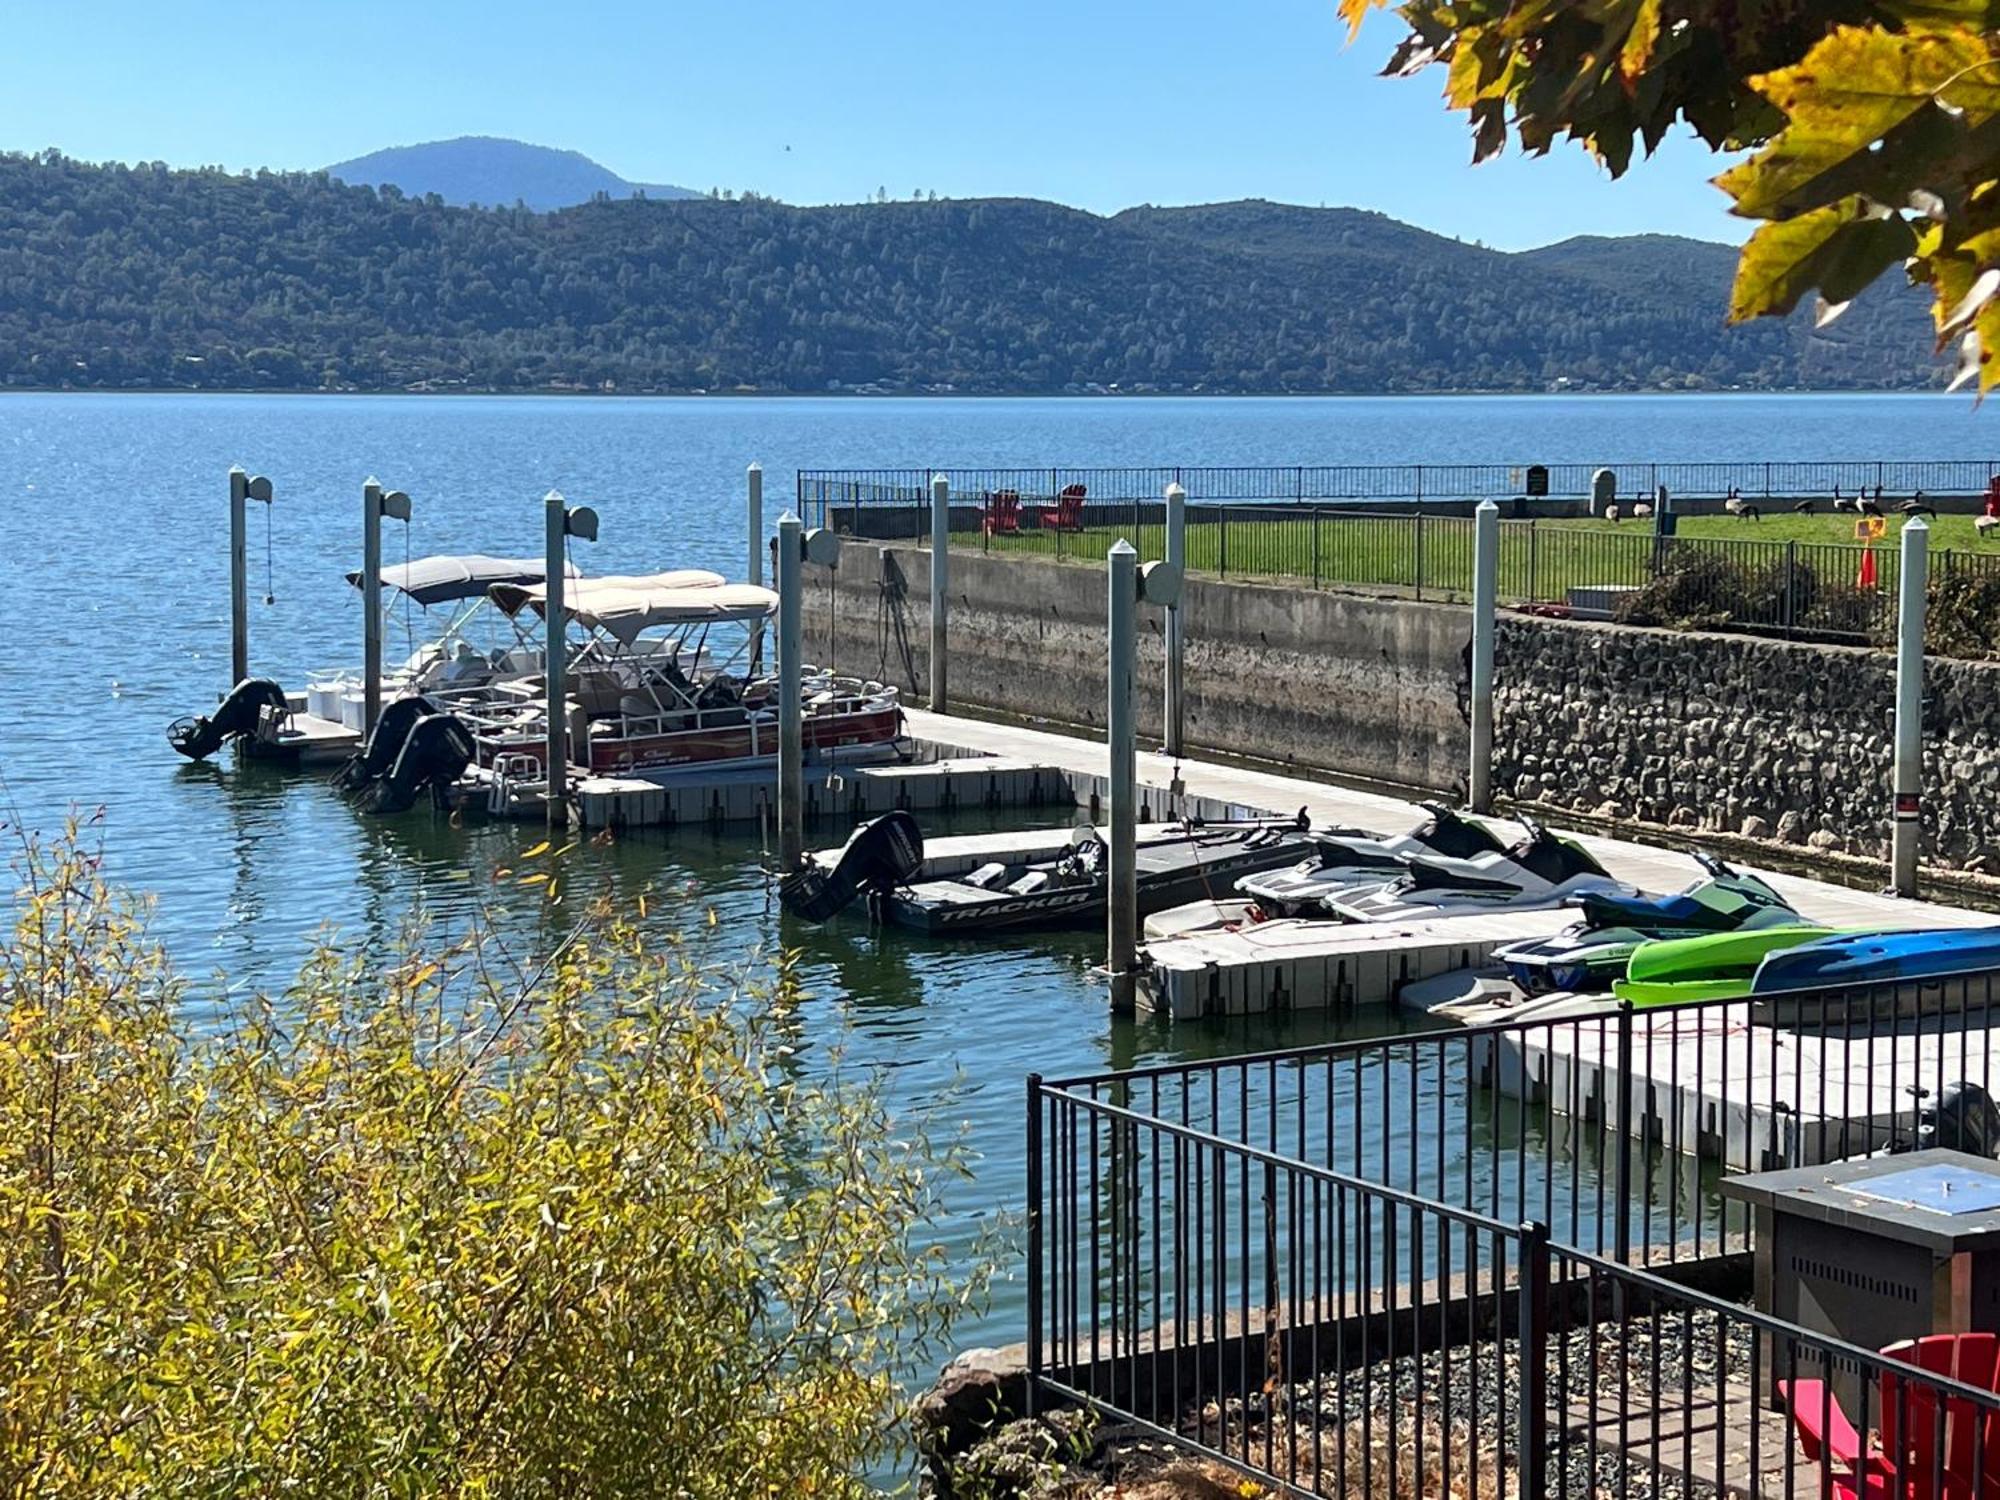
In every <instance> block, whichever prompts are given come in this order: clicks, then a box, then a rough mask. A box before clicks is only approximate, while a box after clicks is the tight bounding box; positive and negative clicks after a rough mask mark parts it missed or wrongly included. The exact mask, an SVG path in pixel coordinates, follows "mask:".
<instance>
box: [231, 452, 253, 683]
mask: <svg viewBox="0 0 2000 1500" xmlns="http://www.w3.org/2000/svg"><path fill="white" fill-rule="evenodd" d="M249 495H250V473H249V471H248V470H247V469H245V468H243V466H242V465H240V464H239V465H237V466H236V467H235V468H233V469H231V470H230V471H229V685H230V686H231V687H235V686H236V684H237V683H239V682H241V681H243V679H244V678H246V677H248V676H249V675H250V542H249V534H248V533H249V525H248V521H247V519H246V518H245V516H244V514H243V502H244V501H245V500H246V499H248V498H249Z"/></svg>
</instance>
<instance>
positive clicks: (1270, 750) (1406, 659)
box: [808, 542, 1470, 792]
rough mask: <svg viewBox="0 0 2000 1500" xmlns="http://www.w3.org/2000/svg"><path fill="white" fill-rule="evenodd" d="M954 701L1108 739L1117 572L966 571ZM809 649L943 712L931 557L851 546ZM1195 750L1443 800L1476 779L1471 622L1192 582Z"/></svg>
mask: <svg viewBox="0 0 2000 1500" xmlns="http://www.w3.org/2000/svg"><path fill="white" fill-rule="evenodd" d="M951 568H952V574H951V599H950V608H951V643H952V657H951V676H950V685H951V696H952V701H953V703H954V705H963V706H967V707H976V708H980V709H985V710H989V711H997V712H1000V713H1004V714H1009V715H1015V716H1018V717H1021V718H1026V719H1040V720H1046V721H1048V722H1050V723H1052V724H1059V725H1068V726H1076V727H1082V728H1089V729H1098V730H1101V729H1102V728H1103V725H1104V709H1105V698H1104V660H1105V655H1104V654H1105V611H1106V601H1105V582H1104V573H1103V570H1102V569H1101V568H1092V567H1084V566H1078V565H1072V564H1064V563H1051V562H1040V561H1034V560H1029V559H1023V558H1004V559H1003V558H990V557H982V556H980V555H978V554H976V553H964V554H961V553H957V552H954V553H953V554H952V559H951ZM819 589H820V590H821V591H823V592H822V593H821V596H820V597H819V598H817V599H816V600H815V601H814V604H813V607H812V610H811V613H810V617H809V621H808V648H809V649H810V650H813V651H815V652H817V653H819V654H820V655H822V656H827V657H830V658H831V659H832V662H833V664H834V665H835V666H837V667H838V668H840V669H841V670H842V671H848V672H856V673H861V674H864V675H867V676H871V677H876V678H879V679H881V680H882V681H885V682H892V683H895V684H896V685H897V686H898V687H900V688H902V689H903V691H904V693H905V694H906V695H907V696H908V697H909V699H910V701H911V702H913V703H916V704H923V703H924V702H926V695H927V694H928V691H929V686H930V660H929V657H930V626H929V621H930V558H929V554H928V553H926V552H923V551H921V550H918V549H915V548H911V547H907V546H883V545H879V544H870V543H865V542H850V543H849V545H848V546H847V548H846V549H845V551H844V553H843V554H842V557H841V562H840V567H839V569H838V572H837V574H836V576H835V578H834V580H833V581H832V583H831V584H821V585H819ZM1186 608H1187V611H1188V619H1189V622H1190V638H1189V643H1188V655H1187V735H1188V741H1189V746H1190V748H1191V749H1200V750H1213V751H1222V752H1224V753H1227V754H1231V755H1240V756H1248V757H1253V758H1255V759H1258V760H1264V761H1269V762H1272V763H1274V764H1278V765H1296V766H1301V767H1305V768H1310V769H1318V770H1326V771H1339V772H1341V773H1342V774H1344V775H1348V776H1354V777H1360V778H1365V779H1370V780H1377V781H1384V782H1391V783H1394V784H1397V785H1400V786H1409V787H1419V788H1427V789H1431V790H1437V791H1447V792H1448V791H1452V790H1454V789H1457V788H1458V787H1459V786H1460V785H1461V783H1462V782H1463V779H1464V774H1465V765H1464V762H1465V751H1464V741H1465V719H1464V716H1463V712H1462V708H1461V700H1462V696H1463V692H1464V688H1463V683H1464V680H1465V673H1466V667H1465V663H1464V654H1465V650H1466V645H1467V640H1468V636H1469V631H1470V626H1469V621H1468V616H1467V614H1466V612H1465V610H1464V609H1462V608H1453V607H1449V606H1445V605H1434V604H1412V603H1401V602H1397V601H1393V600H1383V599H1370V598H1365V597H1362V596H1359V595H1354V594H1339V593H1332V592H1317V593H1316V592H1312V591H1310V590H1302V589H1296V588H1277V587H1265V586H1260V585H1256V584H1236V583H1219V582H1213V581H1208V580H1203V579H1192V580H1190V581H1189V583H1188V588H1187V604H1186ZM1161 661H1162V657H1161V616H1160V614H1159V612H1158V611H1155V610H1145V611H1142V619H1141V634H1140V639H1139V680H1140V681H1141V683H1142V684H1146V685H1147V686H1146V687H1143V688H1142V690H1141V695H1140V702H1139V724H1140V732H1141V734H1143V735H1146V736H1148V737H1153V738H1157V736H1158V735H1159V733H1160V721H1161V702H1160V693H1159V689H1158V684H1159V682H1160V678H1161Z"/></svg>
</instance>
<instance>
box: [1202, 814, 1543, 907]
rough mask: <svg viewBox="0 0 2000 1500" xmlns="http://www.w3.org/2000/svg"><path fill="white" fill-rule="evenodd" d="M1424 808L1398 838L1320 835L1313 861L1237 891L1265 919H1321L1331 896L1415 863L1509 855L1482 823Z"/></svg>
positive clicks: (1344, 832)
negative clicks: (1415, 822)
mask: <svg viewBox="0 0 2000 1500" xmlns="http://www.w3.org/2000/svg"><path fill="white" fill-rule="evenodd" d="M1423 807H1424V810H1425V811H1426V812H1428V813H1429V814H1430V816H1429V817H1428V818H1427V819H1425V820H1424V821H1423V822H1422V823H1420V824H1418V825H1417V827H1415V828H1413V829H1412V830H1410V832H1408V833H1405V834H1399V835H1398V836H1396V837H1395V838H1387V839H1381V838H1370V837H1369V836H1368V835H1366V834H1363V833H1360V832H1358V831H1356V830H1353V829H1347V828H1342V829H1332V830H1328V831H1326V832H1322V833H1316V834H1314V835H1313V840H1312V843H1313V854H1312V858H1310V859H1306V860H1301V861H1300V862H1299V863H1298V864H1295V865H1292V866H1291V867H1290V868H1288V869H1283V870H1267V871H1264V872H1263V873H1261V874H1257V875H1246V876H1245V877H1244V878H1243V879H1241V880H1239V881H1237V882H1236V889H1237V890H1239V891H1241V892H1242V893H1243V894H1244V895H1246V896H1248V897H1250V899H1251V900H1252V901H1253V902H1255V903H1256V905H1257V909H1258V912H1259V913H1260V914H1261V915H1262V916H1265V917H1309V916H1321V915H1324V912H1323V910H1322V908H1321V905H1320V903H1321V901H1322V900H1324V899H1325V897H1327V896H1328V895H1330V894H1332V893H1333V892H1335V891H1337V890H1343V889H1346V888H1347V887H1350V886H1353V885H1355V884H1357V883H1359V882H1363V881H1367V880H1369V879H1370V877H1371V876H1372V877H1374V878H1375V879H1376V880H1378V881H1380V880H1388V879H1393V878H1394V877H1396V876H1398V875H1400V874H1401V873H1402V872H1403V870H1404V868H1405V867H1406V866H1407V864H1408V863H1409V861H1411V860H1413V859H1448V860H1470V859H1476V858H1477V857H1478V856H1480V855H1482V854H1504V853H1506V852H1507V845H1506V843H1505V841H1503V840H1502V839H1501V838H1500V837H1499V836H1498V835H1497V834H1495V833H1494V831H1493V830H1492V829H1491V828H1490V827H1488V826H1487V825H1486V824H1485V823H1482V822H1480V821H1479V820H1478V819H1476V818H1468V817H1465V816H1463V815H1462V814H1460V813H1458V812H1455V811H1454V810H1453V809H1451V808H1450V807H1447V806H1446V805H1445V804H1444V803H1442V802H1426V803H1424V804H1423Z"/></svg>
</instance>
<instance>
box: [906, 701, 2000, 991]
mask: <svg viewBox="0 0 2000 1500" xmlns="http://www.w3.org/2000/svg"><path fill="white" fill-rule="evenodd" d="M908 717H909V725H910V732H911V734H912V735H913V736H915V737H916V738H917V739H918V740H920V741H923V742H924V743H926V744H928V745H932V746H936V747H939V749H938V753H940V754H948V755H954V756H978V755H992V756H1003V757H1008V758H1011V759H1013V760H1016V761H1020V762H1025V763H1029V764H1033V765H1036V766H1041V767H1047V768H1051V769H1053V770H1055V771H1057V772H1059V773H1061V774H1062V775H1064V776H1066V777H1067V778H1068V780H1069V784H1070V788H1071V790H1072V792H1073V793H1074V795H1075V797H1076V800H1077V801H1078V803H1079V804H1081V805H1084V806H1095V807H1097V808H1100V809H1101V807H1102V805H1103V800H1104V798H1105V797H1106V796H1107V795H1108V792H1109V780H1108V778H1107V775H1106V769H1107V767H1106V761H1105V749H1104V746H1103V745H1102V744H1101V743H1099V742H1096V741H1092V740H1086V739H1080V738H1077V737H1075V736H1071V735H1064V734H1056V733H1052V732H1050V731H1048V730H1040V729H1030V728H1024V727H1020V726H1016V725H1008V724H990V723H985V722H983V721H980V720H974V719H964V718H958V717H954V716H946V715H939V714H931V713H925V712H921V711H916V710H912V711H909V714H908ZM1177 775H1178V778H1179V785H1180V792H1179V796H1178V799H1176V796H1175V794H1174V792H1173V791H1172V788H1173V786H1174V782H1175V778H1176V776H1177ZM1138 782H1139V786H1140V789H1141V791H1140V801H1141V808H1140V817H1141V819H1142V820H1151V819H1157V818H1166V817H1170V816H1176V815H1177V814H1178V813H1179V812H1181V811H1185V812H1187V813H1190V814H1198V815H1201V816H1205V817H1228V816H1239V817H1241V816H1273V815H1276V816H1289V815H1291V814H1293V813H1296V812H1298V811H1299V810H1300V809H1302V808H1303V809H1304V811H1305V812H1306V814H1307V816H1308V817H1310V818H1311V819H1312V824H1313V826H1314V827H1315V828H1340V827H1344V828H1352V829H1360V830H1362V831H1363V832H1366V833H1369V834H1373V835H1377V836H1382V835H1394V834H1400V833H1406V832H1408V831H1409V830H1410V829H1411V828H1413V827H1415V826H1416V824H1417V823H1419V822H1420V821H1421V820H1422V819H1423V817H1424V812H1423V809H1422V808H1420V807H1419V806H1417V805H1416V804H1415V803H1413V802H1409V801H1406V800H1404V799H1403V798H1400V797H1393V796H1388V795H1384V794H1382V793H1379V792H1366V791H1358V790H1354V789H1350V788H1347V787H1339V786H1332V785H1328V784H1327V783H1325V782H1318V781H1306V780H1302V779H1299V778H1296V777H1289V776H1282V775H1278V774H1276V773H1274V772H1269V771H1253V770H1246V769H1242V768H1239V767H1234V766H1225V765H1219V764H1217V763H1215V762H1212V761H1205V760H1198V759H1185V760H1182V761H1180V762H1178V763H1176V762H1175V761H1173V760H1172V759H1170V758H1169V757H1167V756H1164V755H1159V754H1153V753H1142V754H1141V755H1140V756H1139V757H1138ZM1573 837H1574V838H1575V839H1576V841H1577V842H1578V843H1579V844H1581V845H1582V846H1583V847H1584V848H1585V849H1587V850H1589V851H1590V853H1591V854H1592V855H1593V856H1594V857H1595V858H1596V859H1597V860H1598V861H1599V863H1601V864H1602V865H1603V866H1604V868H1605V869H1606V870H1607V871H1608V872H1609V873H1610V874H1611V875H1612V876H1613V877H1615V878H1616V879H1619V880H1624V881H1629V882H1630V883H1631V884H1633V885H1636V886H1639V887H1641V888H1643V889H1645V890H1650V891H1659V892H1667V891H1675V890H1679V889H1681V888H1683V887H1684V886H1687V885H1689V884H1690V883H1692V882H1693V881H1695V880H1697V879H1699V878H1700V877H1701V874H1702V871H1701V868H1700V866H1699V865H1697V864H1696V863H1695V861H1694V859H1693V858H1692V857H1691V856H1689V855H1687V854H1684V853H1681V852H1679V851H1677V850H1672V849H1662V848H1659V847H1657V846H1654V845H1651V844H1642V843H1636V842H1634V841H1632V840H1630V839H1620V838H1610V837H1605V836H1603V835H1599V834H1587V833H1581V834H1575V835H1573ZM1755 873H1756V874H1758V875H1759V876H1761V877H1762V878H1763V879H1765V880H1767V881H1769V882H1770V884H1771V885H1772V886H1773V887H1775V888H1776V889H1777V890H1778V892H1779V893H1780V894H1782V895H1783V896H1784V897H1785V899H1786V900H1787V901H1789V902H1790V903H1791V904H1792V905H1793V906H1794V907H1795V908H1796V909H1797V910H1798V912H1799V914H1800V915H1801V916H1803V917H1805V918H1806V919H1807V920H1809V921H1812V922H1816V923H1820V924H1822V925H1825V926H1828V927H1895V926H1903V927H1951V926H1979V925H1984V924H1987V923H1991V922H1993V921H1995V920H1996V919H1995V918H1994V916H1993V915H1992V914H1990V913H1985V912H1978V911H1973V910H1969V909H1967V908H1964V907H1956V906H1948V905H1942V904H1938V903H1934V902H1927V901H1910V900H1904V899H1901V898H1898V897H1894V896H1888V895H1882V894H1879V893H1876V892H1871V891H1865V890H1856V889H1854V888H1852V887H1849V886H1844V885H1834V884H1830V883H1828V882H1826V881H1821V880H1813V879H1810V878H1808V877H1805V876H1800V875H1788V874H1781V873H1779V872H1776V871H1771V870H1763V869H1757V870H1756V871H1755ZM1526 916H1527V914H1522V916H1520V917H1516V918H1515V919H1514V921H1515V922H1519V921H1522V920H1524V919H1526ZM1544 920H1546V919H1544ZM1273 925H1274V926H1278V925H1282V926H1284V927H1285V928H1287V929H1288V930H1289V929H1292V928H1295V927H1302V929H1303V930H1300V931H1297V932H1293V933H1291V935H1290V936H1289V937H1287V938H1286V939H1285V940H1284V941H1278V940H1277V939H1278V938H1279V937H1280V934H1277V933H1273V934H1271V935H1270V937H1269V940H1265V941H1256V940H1253V938H1252V937H1251V936H1248V935H1243V934H1235V933H1214V934H1207V935H1204V936H1202V937H1200V938H1198V939H1174V940H1167V941H1162V942H1159V943H1155V944H1151V945H1149V948H1150V951H1151V958H1152V973H1151V975H1150V978H1149V982H1148V984H1147V985H1146V986H1144V987H1143V991H1144V993H1143V996H1142V1001H1143V1003H1148V1004H1151V1005H1152V1006H1154V1007H1156V1008H1158V1009H1161V1010H1164V1011H1167V1012H1169V1013H1171V1014H1173V1015H1175V1016H1179V1017H1193V1016H1198V1015H1210V1014H1225V1015H1241V1014H1246V1013H1254V1012H1259V1011H1266V1010H1277V1009H1294V1010H1297V1009H1315V1008H1325V1007H1331V1006H1339V1007H1351V1006H1359V1005H1369V1004H1386V1003H1390V1002H1391V1001H1392V1000H1393V998H1394V996H1393V991H1394V990H1395V988H1396V987H1397V986H1398V985H1400V984H1401V983H1402V982H1404V981H1407V980H1411V979H1418V978H1424V977H1427V976H1428V975H1431V974H1435V973H1438V972H1442V971H1443V970H1447V969H1452V968H1457V967H1461V966H1463V965H1466V964H1469V963H1480V962H1483V961H1484V959H1485V956H1486V952H1487V950H1489V949H1490V948H1491V947H1492V946H1493V945H1494V944H1495V943H1499V942H1504V941H1506V940H1508V939H1509V938H1517V937H1519V936H1521V935H1522V933H1520V932H1516V931H1515V930H1514V929H1513V926H1512V925H1510V924H1509V923H1508V922H1505V921H1499V922H1498V923H1497V925H1495V923H1494V922H1491V921H1489V923H1488V924H1487V925H1489V926H1493V929H1494V930H1493V931H1492V932H1491V933H1486V932H1483V931H1479V932H1475V931H1474V930H1473V928H1466V927H1462V926H1461V925H1459V924H1456V923H1436V922H1434V923H1413V924H1405V925H1408V926H1409V927H1411V928H1412V931H1411V932H1410V933H1409V934H1408V942H1407V943H1406V944H1405V945H1403V946H1401V947H1398V948H1397V949H1396V951H1395V952H1394V954H1393V955H1385V954H1383V953H1381V952H1379V951H1378V952H1372V953H1371V952H1364V951H1361V950H1362V949H1365V948H1367V947H1368V946H1369V944H1368V943H1366V942H1364V943H1361V944H1359V945H1357V942H1356V939H1357V936H1365V937H1367V938H1370V939H1379V938H1380V937H1381V936H1383V934H1381V933H1373V934H1368V933H1365V930H1363V931H1361V932H1357V929H1354V928H1348V927H1342V926H1340V925H1338V924H1332V923H1312V924H1273ZM1557 925H1561V924H1560V923H1559V922H1558V923H1557ZM1475 926H1477V924H1475ZM1418 929H1421V930H1418ZM1432 929H1436V930H1435V931H1433V930H1432ZM1475 939H1480V940H1483V941H1475ZM1375 946H1376V947H1378V948H1379V942H1378V943H1376V944H1375ZM1391 958H1393V961H1390V960H1391Z"/></svg>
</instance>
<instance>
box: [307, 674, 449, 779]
mask: <svg viewBox="0 0 2000 1500" xmlns="http://www.w3.org/2000/svg"><path fill="white" fill-rule="evenodd" d="M436 712H437V709H436V708H435V707H434V706H432V704H431V701H430V700H429V699H428V698H425V697H423V696H422V695H421V694H416V695H413V696H411V697H408V698H398V699H396V701H395V702H393V703H391V704H389V705H388V706H387V707H386V708H384V709H383V710H382V712H381V713H379V714H378V715H376V717H375V732H374V733H373V734H371V735H370V736H368V744H367V747H366V748H365V749H363V750H362V751H361V752H360V753H359V754H356V755H351V756H349V757H348V758H347V762H346V764H344V765H343V766H341V768H340V769H339V770H338V771H335V772H334V773H333V777H332V781H333V788H334V790H335V791H337V792H339V793H340V795H341V796H343V797H345V798H347V799H348V800H349V801H352V800H354V799H355V798H356V797H359V796H360V795H361V793H362V792H364V791H366V790H367V789H368V788H369V787H370V786H373V785H374V784H375V783H376V782H378V781H380V780H381V779H382V778H383V777H384V776H387V775H388V774H389V769H390V767H392V766H394V765H395V764H396V757H397V756H399V755H401V754H402V753H403V745H404V742H405V741H407V740H408V739H409V737H410V731H411V730H412V729H414V728H416V727H417V720H419V719H425V718H429V717H430V716H431V715H432V714H434V713H436Z"/></svg>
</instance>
